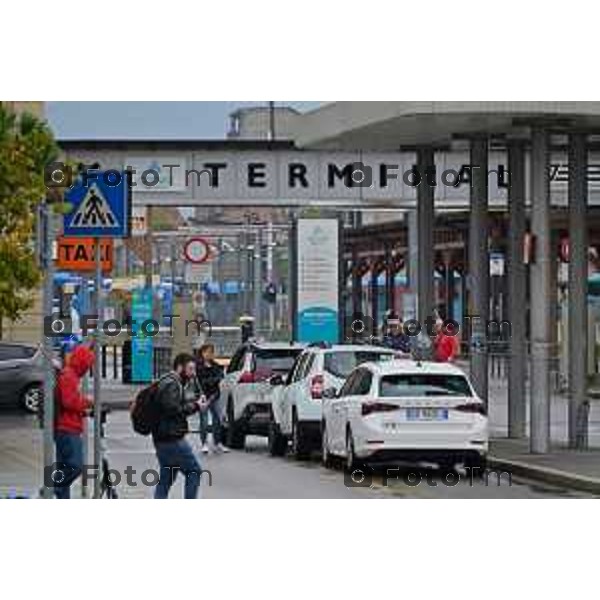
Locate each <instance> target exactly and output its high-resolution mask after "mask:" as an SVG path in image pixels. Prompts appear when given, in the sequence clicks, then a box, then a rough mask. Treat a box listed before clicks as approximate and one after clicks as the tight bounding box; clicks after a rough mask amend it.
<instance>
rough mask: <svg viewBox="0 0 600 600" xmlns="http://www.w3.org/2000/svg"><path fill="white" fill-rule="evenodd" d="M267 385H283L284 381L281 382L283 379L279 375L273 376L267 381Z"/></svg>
mask: <svg viewBox="0 0 600 600" xmlns="http://www.w3.org/2000/svg"><path fill="white" fill-rule="evenodd" d="M269 383H270V384H271V385H285V381H284V380H283V377H282V376H281V375H273V376H272V377H271V378H270V379H269Z"/></svg>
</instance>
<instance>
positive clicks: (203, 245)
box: [183, 237, 210, 265]
mask: <svg viewBox="0 0 600 600" xmlns="http://www.w3.org/2000/svg"><path fill="white" fill-rule="evenodd" d="M183 254H184V255H185V258H186V260H188V261H189V262H191V263H194V264H195V265H199V264H201V263H203V262H206V261H207V260H208V259H209V258H210V246H209V245H208V242H207V241H206V240H205V239H204V238H199V237H196V238H192V239H191V240H188V241H187V242H186V244H185V248H184V249H183Z"/></svg>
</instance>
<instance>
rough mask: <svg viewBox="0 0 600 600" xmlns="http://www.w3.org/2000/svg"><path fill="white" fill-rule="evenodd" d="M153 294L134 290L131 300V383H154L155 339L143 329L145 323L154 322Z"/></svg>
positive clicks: (147, 291) (148, 291) (147, 290)
mask: <svg viewBox="0 0 600 600" xmlns="http://www.w3.org/2000/svg"><path fill="white" fill-rule="evenodd" d="M152 304H153V294H152V290H151V289H142V290H134V291H133V294H132V298H131V318H132V331H133V333H134V334H135V335H133V336H132V338H131V381H132V382H133V383H149V382H151V381H152V375H153V373H152V365H153V355H154V350H153V338H152V336H151V335H147V334H146V333H145V331H144V329H143V328H142V324H143V323H144V322H149V321H151V320H152Z"/></svg>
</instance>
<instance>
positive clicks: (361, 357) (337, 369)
mask: <svg viewBox="0 0 600 600" xmlns="http://www.w3.org/2000/svg"><path fill="white" fill-rule="evenodd" d="M392 358H393V355H392V354H390V353H386V352H376V351H373V350H359V351H355V350H348V351H342V352H327V353H326V354H325V362H324V369H325V371H327V373H331V375H333V376H334V377H339V378H340V379H346V378H347V377H348V375H350V373H352V371H353V370H354V369H355V368H356V367H358V365H362V364H363V363H366V362H379V361H382V360H391V359H392Z"/></svg>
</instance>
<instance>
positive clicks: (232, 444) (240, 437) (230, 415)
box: [227, 399, 246, 450]
mask: <svg viewBox="0 0 600 600" xmlns="http://www.w3.org/2000/svg"><path fill="white" fill-rule="evenodd" d="M245 443H246V434H245V433H244V430H243V429H242V426H241V425H240V424H239V423H236V422H235V417H234V412H233V402H232V400H231V399H230V400H229V402H228V404H227V446H229V448H231V449H232V450H243V449H244V445H245Z"/></svg>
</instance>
